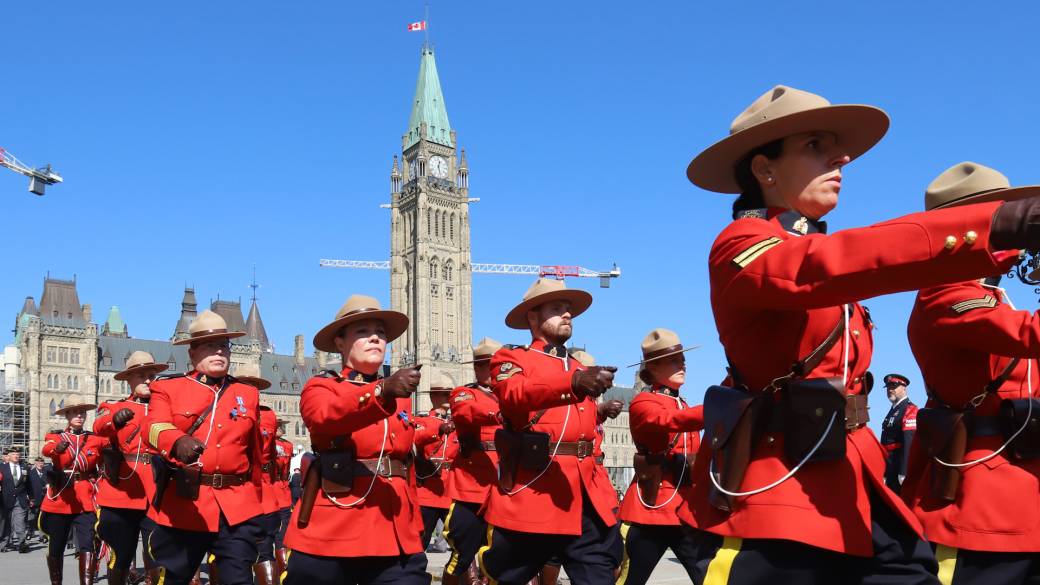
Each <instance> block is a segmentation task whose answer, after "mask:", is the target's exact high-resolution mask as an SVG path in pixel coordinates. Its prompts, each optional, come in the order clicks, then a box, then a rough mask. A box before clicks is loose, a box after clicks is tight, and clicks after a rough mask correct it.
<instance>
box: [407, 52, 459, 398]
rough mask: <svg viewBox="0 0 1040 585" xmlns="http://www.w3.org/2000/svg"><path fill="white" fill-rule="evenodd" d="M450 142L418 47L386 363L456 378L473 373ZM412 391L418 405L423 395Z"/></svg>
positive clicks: (430, 59)
mask: <svg viewBox="0 0 1040 585" xmlns="http://www.w3.org/2000/svg"><path fill="white" fill-rule="evenodd" d="M456 143H457V140H456V134H455V131H454V130H453V129H452V128H451V125H450V124H449V122H448V111H447V107H446V106H445V103H444V95H443V92H442V91H441V84H440V79H439V77H438V73H437V64H436V61H435V59H434V54H433V49H432V48H430V47H429V46H424V47H423V49H422V54H421V57H420V60H419V79H418V82H417V83H416V86H415V98H414V100H413V102H412V111H411V116H410V117H409V119H408V131H407V133H405V134H404V136H402V139H401V147H402V148H401V150H402V152H401V168H400V171H399V172H400V174H401V177H400V179H399V180H395V177H394V171H391V193H390V201H391V203H390V208H391V216H390V217H391V219H390V224H391V236H390V304H391V306H392V307H393V308H394V309H395V310H397V311H401V312H403V313H405V314H407V315H408V317H409V318H410V324H409V329H408V331H407V332H406V333H405V334H404V335H403V336H401V338H399V339H398V340H397V341H396V342H394V343H393V347H392V357H391V362H392V363H391V366H392V367H393V368H398V367H401V366H403V365H408V364H415V363H418V364H425V365H430V366H433V367H435V368H437V369H438V370H440V371H442V372H444V373H446V374H448V375H449V376H451V377H452V379H453V380H454V381H455V382H456V383H458V384H462V383H465V382H468V381H469V380H471V379H472V376H473V374H472V369H471V368H468V367H466V366H465V365H463V364H462V363H461V362H463V361H465V360H468V359H469V358H470V357H471V355H472V348H471V346H470V344H471V339H472V338H473V332H472V307H473V300H472V276H471V268H470V238H469V196H468V195H469V191H468V188H467V186H466V181H465V171H463V170H462V168H461V166H460V161H459V159H458V157H457V155H456ZM395 168H396V167H395ZM425 380H426V378H424V382H423V383H422V386H421V387H420V390H426V388H427V385H428V382H427V381H425ZM419 396H420V400H419V401H417V403H416V405H417V409H418V410H419V411H425V408H426V407H427V406H428V404H425V402H427V395H426V394H425V393H421V394H419Z"/></svg>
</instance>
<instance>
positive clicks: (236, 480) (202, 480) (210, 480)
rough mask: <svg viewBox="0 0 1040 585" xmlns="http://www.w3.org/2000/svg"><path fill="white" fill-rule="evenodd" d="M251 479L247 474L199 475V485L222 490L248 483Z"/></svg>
mask: <svg viewBox="0 0 1040 585" xmlns="http://www.w3.org/2000/svg"><path fill="white" fill-rule="evenodd" d="M250 479H251V477H250V475H249V474H248V473H243V474H235V473H212V474H210V473H200V474H199V484H200V485H205V486H209V487H211V488H215V489H218V490H219V489H222V488H227V487H235V486H239V485H242V484H246V483H249V481H250Z"/></svg>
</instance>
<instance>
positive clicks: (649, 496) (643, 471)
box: [632, 453, 664, 506]
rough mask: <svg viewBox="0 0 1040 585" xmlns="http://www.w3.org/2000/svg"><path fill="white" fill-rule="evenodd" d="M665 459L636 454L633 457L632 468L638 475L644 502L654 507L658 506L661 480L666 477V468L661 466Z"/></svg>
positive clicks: (637, 481)
mask: <svg viewBox="0 0 1040 585" xmlns="http://www.w3.org/2000/svg"><path fill="white" fill-rule="evenodd" d="M663 459H664V458H663V457H661V456H660V455H644V454H642V453H636V454H635V455H633V456H632V467H633V468H634V470H635V474H636V485H637V486H639V493H640V495H641V496H642V497H643V502H645V503H646V504H647V505H650V506H654V505H656V504H657V492H658V491H659V490H660V488H661V479H662V478H663V477H664V467H663V466H662V465H661V463H662V461H663Z"/></svg>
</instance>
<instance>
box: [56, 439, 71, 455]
mask: <svg viewBox="0 0 1040 585" xmlns="http://www.w3.org/2000/svg"><path fill="white" fill-rule="evenodd" d="M68 448H69V442H68V441H62V442H60V443H58V444H57V445H55V446H54V452H55V453H64V452H65V450H66V449H68Z"/></svg>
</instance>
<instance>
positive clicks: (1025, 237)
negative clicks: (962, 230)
mask: <svg viewBox="0 0 1040 585" xmlns="http://www.w3.org/2000/svg"><path fill="white" fill-rule="evenodd" d="M989 242H990V247H992V248H993V249H994V250H1018V249H1022V250H1040V197H1030V198H1029V199H1019V200H1018V201H1007V202H1005V203H1003V204H1001V206H1000V207H998V208H997V212H996V213H994V214H993V221H992V223H991V224H990V234H989Z"/></svg>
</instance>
